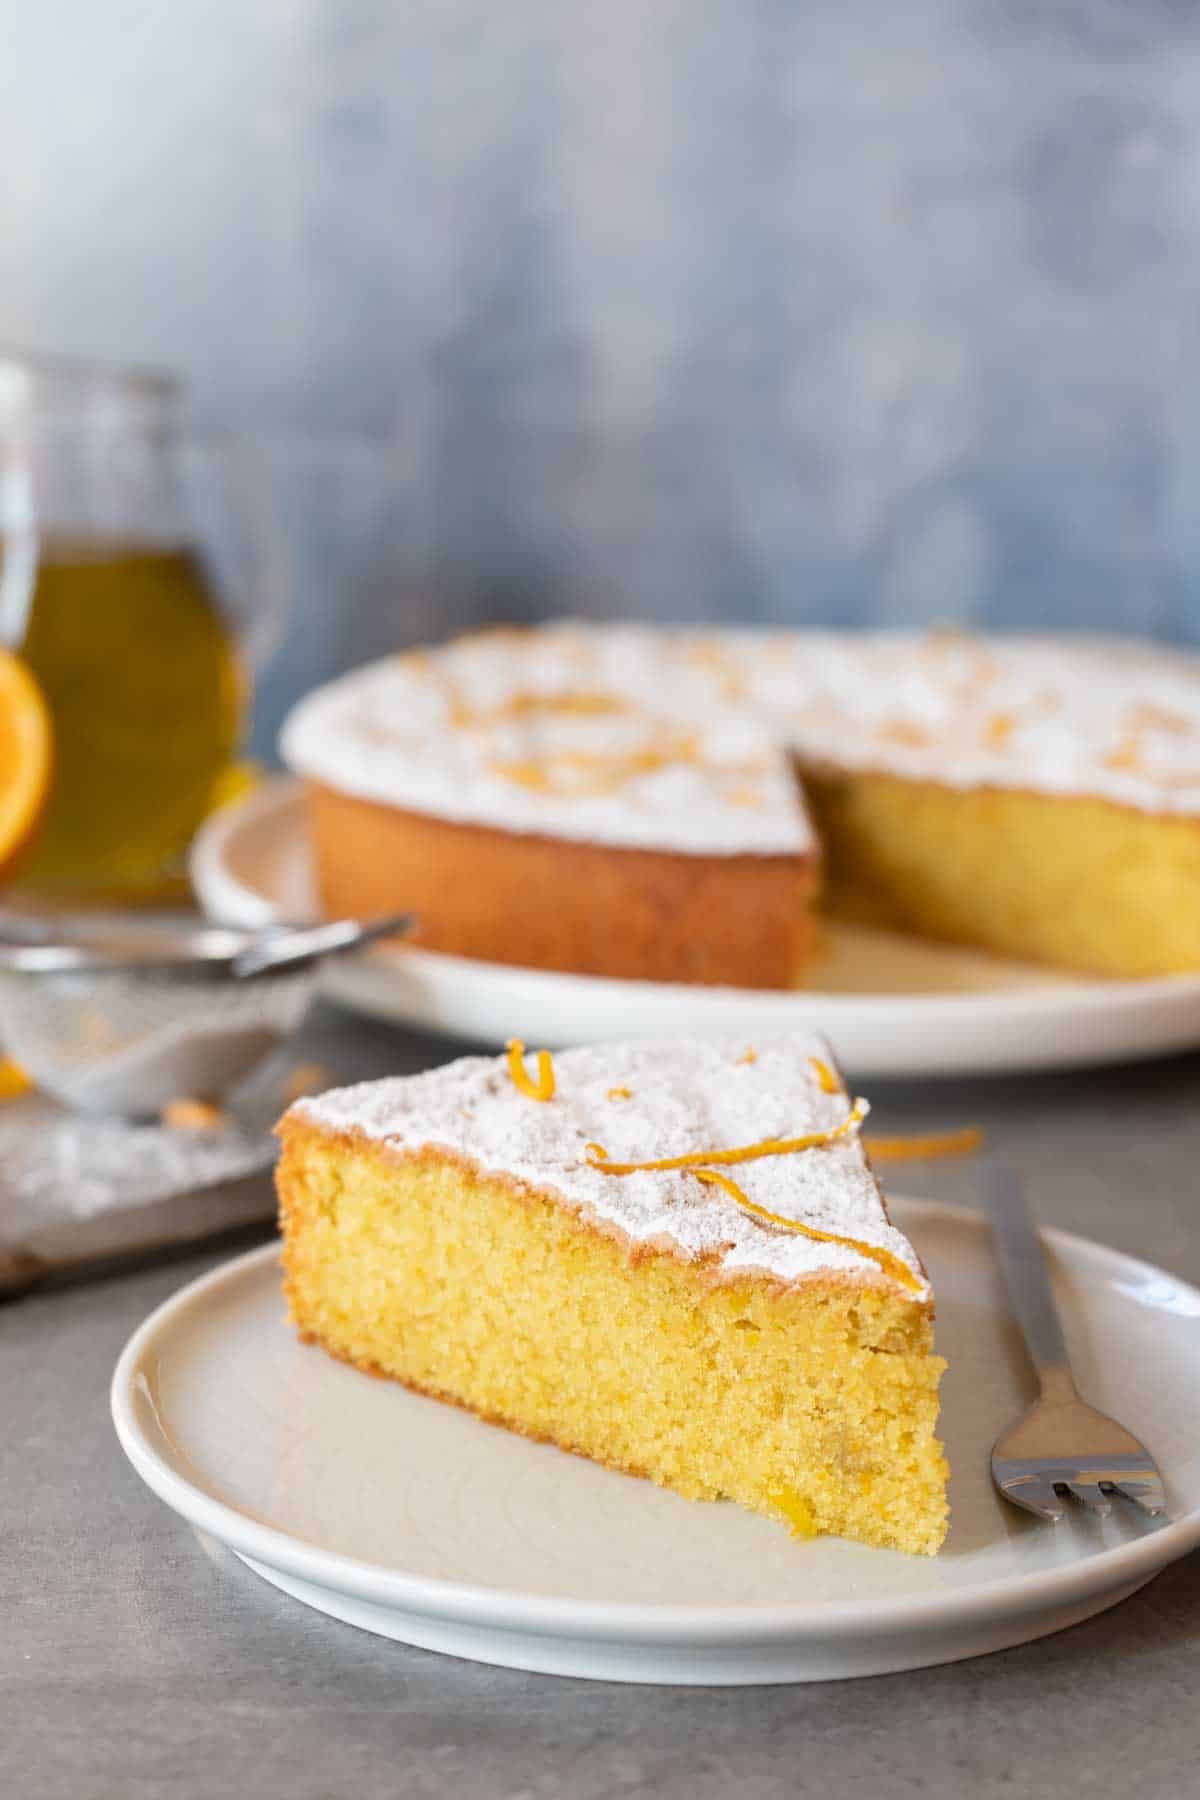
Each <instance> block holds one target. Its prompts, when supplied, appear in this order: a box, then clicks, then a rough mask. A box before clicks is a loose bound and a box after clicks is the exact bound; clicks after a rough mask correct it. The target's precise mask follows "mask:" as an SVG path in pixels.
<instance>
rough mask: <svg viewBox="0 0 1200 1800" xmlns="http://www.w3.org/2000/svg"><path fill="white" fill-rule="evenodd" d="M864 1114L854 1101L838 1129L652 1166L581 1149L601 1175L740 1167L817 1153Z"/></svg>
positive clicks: (694, 1152) (593, 1147) (860, 1103)
mask: <svg viewBox="0 0 1200 1800" xmlns="http://www.w3.org/2000/svg"><path fill="white" fill-rule="evenodd" d="M865 1113H866V1105H865V1103H864V1102H863V1101H862V1100H856V1101H855V1102H854V1104H853V1106H852V1107H851V1108H850V1111H849V1112H848V1113H847V1115H846V1117H845V1118H844V1119H843V1120H842V1122H841V1124H840V1125H834V1126H833V1127H832V1129H831V1130H829V1131H812V1132H809V1134H808V1136H807V1137H795V1138H764V1139H763V1140H762V1142H761V1143H758V1144H742V1145H739V1146H738V1148H737V1149H734V1150H692V1151H689V1152H688V1153H687V1154H686V1155H684V1156H663V1157H660V1158H659V1159H658V1160H657V1161H656V1162H634V1163H615V1162H609V1160H608V1157H607V1155H606V1153H605V1151H604V1149H603V1147H602V1146H601V1145H600V1144H588V1145H586V1146H585V1148H586V1149H587V1150H588V1151H589V1152H591V1155H590V1156H589V1159H588V1166H589V1167H590V1168H593V1169H598V1170H599V1172H600V1173H601V1174H602V1175H637V1174H640V1173H641V1171H642V1170H644V1169H653V1170H658V1169H695V1168H697V1167H699V1166H701V1165H703V1164H706V1163H743V1162H757V1161H758V1159H759V1158H760V1157H762V1156H790V1155H792V1154H793V1153H794V1152H795V1151H797V1150H821V1149H824V1147H825V1145H827V1144H832V1143H835V1142H836V1141H837V1139H838V1138H843V1137H845V1136H846V1135H847V1133H848V1132H851V1131H853V1130H854V1129H855V1127H856V1126H857V1125H859V1124H860V1123H861V1122H862V1119H863V1116H864V1114H865Z"/></svg>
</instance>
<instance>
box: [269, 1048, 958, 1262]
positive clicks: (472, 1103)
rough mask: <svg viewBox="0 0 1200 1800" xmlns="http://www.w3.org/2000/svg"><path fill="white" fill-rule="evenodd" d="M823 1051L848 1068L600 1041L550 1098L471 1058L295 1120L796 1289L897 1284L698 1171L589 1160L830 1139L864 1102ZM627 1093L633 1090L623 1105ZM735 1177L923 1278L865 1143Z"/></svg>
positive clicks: (787, 1211)
mask: <svg viewBox="0 0 1200 1800" xmlns="http://www.w3.org/2000/svg"><path fill="white" fill-rule="evenodd" d="M748 1052H752V1055H748ZM813 1057H816V1058H819V1059H820V1060H821V1061H822V1062H823V1063H824V1064H825V1065H826V1066H827V1067H829V1068H834V1067H835V1066H836V1065H835V1064H834V1063H833V1059H832V1054H831V1052H830V1050H829V1047H828V1045H826V1044H825V1043H824V1041H823V1040H822V1039H819V1038H813V1037H809V1036H797V1035H791V1036H786V1037H779V1038H776V1039H772V1040H768V1041H762V1042H758V1043H756V1044H754V1045H752V1046H748V1045H747V1044H746V1042H745V1041H744V1040H726V1041H720V1040H716V1041H714V1040H700V1039H683V1038H671V1039H664V1040H660V1041H654V1040H641V1041H638V1042H634V1043H628V1044H604V1045H598V1046H588V1047H586V1048H583V1049H578V1050H568V1051H565V1052H563V1053H562V1054H561V1055H557V1056H556V1057H555V1058H554V1066H555V1073H556V1092H555V1097H554V1099H553V1100H550V1101H546V1102H541V1101H537V1100H531V1099H529V1098H527V1097H526V1096H525V1095H522V1094H521V1093H519V1092H518V1090H517V1088H516V1087H515V1086H514V1084H513V1081H512V1078H511V1075H510V1073H509V1069H508V1065H507V1060H506V1059H505V1058H504V1057H464V1058H462V1059H461V1060H459V1061H458V1062H453V1063H449V1064H447V1065H446V1066H445V1067H443V1068H440V1069H432V1070H429V1071H428V1072H426V1073H424V1074H420V1075H412V1076H403V1077H398V1078H396V1079H393V1080H388V1081H377V1082H369V1083H366V1084H365V1085H363V1086H359V1087H352V1088H340V1089H334V1090H333V1091H332V1092H330V1093H327V1094H322V1095H320V1096H318V1097H316V1098H312V1099H306V1100H302V1101H300V1102H298V1103H297V1105H296V1107H295V1108H293V1111H294V1112H295V1113H297V1114H298V1115H300V1116H301V1117H303V1118H305V1119H307V1120H310V1121H311V1122H312V1123H314V1124H316V1125H319V1126H322V1127H325V1128H327V1129H330V1130H341V1131H352V1132H361V1133H363V1134H365V1135H366V1136H368V1137H370V1138H373V1139H376V1140H378V1141H380V1142H383V1143H386V1144H389V1145H391V1146H393V1147H394V1148H396V1149H401V1150H416V1149H423V1148H426V1147H428V1146H438V1147H440V1148H444V1149H447V1150H451V1151H454V1152H456V1153H458V1154H460V1155H462V1156H464V1157H467V1158H468V1159H469V1160H470V1161H472V1162H473V1163H475V1164H476V1165H477V1166H478V1167H479V1168H481V1169H483V1170H484V1171H486V1172H488V1173H492V1174H507V1175H511V1176H515V1177H516V1178H517V1179H519V1180H521V1181H524V1182H528V1183H529V1184H530V1186H533V1187H538V1188H542V1189H546V1188H549V1189H552V1190H553V1191H554V1192H555V1193H556V1194H557V1195H558V1196H559V1197H560V1198H561V1199H562V1200H563V1201H565V1202H566V1204H567V1205H569V1206H571V1207H572V1208H577V1209H578V1210H579V1211H581V1212H582V1213H584V1214H585V1215H588V1216H592V1217H594V1218H596V1219H597V1220H600V1221H603V1222H605V1223H607V1224H609V1225H611V1226H614V1227H616V1228H617V1229H618V1230H619V1231H620V1232H622V1233H623V1234H624V1235H625V1236H627V1237H628V1238H630V1239H632V1240H634V1241H635V1242H638V1243H648V1242H662V1243H664V1244H667V1245H670V1246H674V1247H676V1248H677V1249H678V1250H680V1251H682V1252H683V1253H684V1254H685V1255H687V1256H689V1257H696V1256H706V1257H712V1258H714V1259H715V1261H716V1263H717V1265H718V1266H719V1268H720V1269H721V1271H722V1272H724V1273H733V1272H735V1271H737V1270H741V1269H747V1270H748V1269H755V1270H762V1271H764V1272H766V1273H768V1274H770V1275H773V1276H776V1277H778V1278H780V1279H782V1280H785V1281H794V1280H800V1279H802V1278H803V1277H805V1276H809V1275H814V1274H817V1273H818V1272H828V1271H830V1270H838V1271H843V1272H852V1273H853V1274H854V1275H855V1276H857V1277H862V1278H866V1279H870V1280H873V1281H878V1280H884V1279H887V1278H886V1277H885V1276H883V1275H882V1273H881V1271H880V1268H879V1266H878V1264H877V1263H875V1262H874V1261H873V1260H872V1259H870V1258H868V1257H866V1256H864V1255H862V1253H861V1252H859V1251H856V1250H854V1249H852V1248H850V1247H847V1246H842V1245H837V1244H827V1243H821V1242H819V1241H817V1240H815V1239H812V1238H809V1237H805V1236H803V1235H801V1234H799V1233H794V1232H790V1231H787V1230H786V1229H784V1228H781V1227H778V1226H773V1225H771V1224H769V1223H767V1222H766V1221H760V1220H759V1219H757V1218H755V1217H754V1216H753V1215H752V1214H750V1213H747V1212H746V1211H744V1210H743V1208H741V1207H740V1206H739V1205H738V1204H737V1202H736V1200H734V1199H733V1198H732V1196H730V1195H728V1194H726V1193H725V1192H723V1190H721V1189H720V1188H718V1187H715V1186H709V1185H706V1184H704V1183H702V1182H699V1181H697V1180H696V1179H695V1177H694V1176H693V1175H691V1174H689V1173H688V1171H687V1170H662V1171H659V1170H643V1171H639V1172H638V1173H636V1174H632V1175H606V1174H604V1173H603V1172H602V1171H600V1170H598V1169H594V1168H592V1167H590V1166H589V1152H588V1149H587V1146H588V1145H589V1144H590V1143H599V1144H601V1145H602V1146H603V1148H604V1150H605V1151H606V1152H607V1154H608V1156H609V1158H610V1159H611V1160H612V1161H614V1162H648V1161H652V1160H658V1159H661V1158H663V1157H670V1156H678V1155H685V1154H689V1153H691V1152H694V1151H701V1150H709V1151H711V1150H716V1149H729V1148H733V1147H736V1146H739V1145H745V1144H752V1143H758V1142H761V1141H762V1140H763V1139H765V1138H780V1137H785V1138H791V1137H798V1136H804V1135H807V1134H808V1133H811V1132H819V1131H828V1130H830V1129H832V1128H833V1127H834V1126H836V1125H839V1124H840V1123H841V1122H842V1121H843V1120H844V1119H845V1118H846V1115H847V1112H848V1111H849V1105H850V1102H849V1097H848V1095H847V1094H846V1091H845V1089H844V1087H842V1086H841V1084H840V1082H839V1085H838V1087H837V1090H836V1091H835V1092H834V1093H826V1092H824V1090H823V1088H822V1085H821V1080H820V1077H819V1073H818V1071H817V1070H816V1069H815V1068H814V1067H813V1064H812V1061H811V1059H812V1058H813ZM618 1088H627V1089H628V1090H629V1096H630V1097H629V1098H628V1099H626V1098H624V1097H623V1096H621V1095H617V1096H616V1097H611V1098H610V1095H612V1094H613V1090H614V1089H618ZM726 1172H727V1173H729V1174H730V1175H732V1176H734V1177H735V1178H736V1180H737V1183H738V1186H739V1187H740V1188H742V1190H743V1191H744V1192H745V1194H746V1195H747V1197H748V1198H749V1199H750V1200H752V1201H753V1202H755V1204H757V1205H758V1206H762V1207H766V1208H767V1209H768V1210H769V1211H771V1212H775V1213H780V1214H782V1215H783V1216H784V1217H786V1218H794V1219H796V1220H798V1221H800V1222H802V1223H803V1224H806V1225H810V1226H813V1227H815V1228H816V1229H817V1230H819V1231H829V1232H835V1233H837V1234H838V1235H839V1236H842V1237H850V1238H856V1239H858V1240H859V1241H860V1242H862V1243H866V1244H871V1245H874V1246H876V1247H878V1248H880V1249H884V1250H887V1251H890V1252H891V1254H892V1255H893V1256H896V1257H898V1258H899V1259H900V1260H901V1261H902V1262H903V1263H905V1264H906V1265H907V1266H908V1267H909V1268H911V1269H912V1270H913V1272H914V1273H915V1274H917V1275H918V1276H919V1274H920V1266H919V1264H918V1262H917V1258H916V1255H915V1253H914V1251H913V1249H912V1246H911V1245H910V1244H909V1242H908V1240H907V1239H906V1238H905V1237H904V1236H903V1234H902V1233H901V1232H899V1231H897V1230H896V1229H895V1227H894V1226H892V1225H891V1224H889V1222H888V1219H887V1216H886V1214H885V1212H884V1208H883V1203H882V1201H881V1199H880V1196H879V1191H878V1189H877V1187H876V1184H875V1181H874V1178H873V1176H872V1175H871V1172H870V1170H869V1169H868V1167H867V1163H866V1159H865V1156H864V1154H863V1150H862V1146H861V1144H860V1143H859V1141H858V1137H857V1134H851V1135H848V1136H847V1137H845V1138H842V1139H840V1140H838V1141H836V1142H835V1143H833V1144H831V1145H829V1146H828V1147H824V1148H820V1149H811V1150H804V1151H796V1152H791V1153H789V1154H787V1155H782V1156H770V1157H763V1158H760V1159H758V1160H756V1161H753V1162H746V1163H739V1164H737V1165H736V1166H735V1167H732V1168H730V1169H729V1170H727V1171H726ZM923 1291H924V1292H926V1293H927V1292H928V1289H927V1288H925V1289H924V1290H923Z"/></svg>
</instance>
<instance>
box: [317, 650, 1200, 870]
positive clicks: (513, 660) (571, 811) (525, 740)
mask: <svg viewBox="0 0 1200 1800" xmlns="http://www.w3.org/2000/svg"><path fill="white" fill-rule="evenodd" d="M572 698H573V699H574V701H575V703H576V704H575V707H574V710H572V708H571V707H570V706H564V705H563V704H562V703H563V702H564V701H567V700H570V699H572ZM282 750H283V755H284V758H285V760H286V761H287V762H288V764H289V765H290V766H291V767H292V768H293V769H295V770H297V771H298V772H299V773H302V774H305V775H309V776H312V777H313V778H315V779H317V780H321V781H325V782H327V783H328V784H329V785H331V786H333V787H335V788H338V789H341V790H343V791H345V792H348V793H352V794H357V795H360V796H362V797H364V798H367V799H373V800H378V801H382V802H383V803H385V804H392V805H398V806H405V807H410V808H412V809H414V810H416V811H426V812H429V813H432V814H434V815H436V816H439V817H445V818H451V819H457V820H461V821H468V822H476V823H481V824H488V825H494V826H500V827H502V828H504V829H508V830H513V831H530V832H545V833H548V834H550V835H552V836H562V837H567V838H573V839H577V840H584V841H593V842H598V843H612V844H621V845H627V846H639V845H641V846H647V847H651V848H660V849H665V850H681V851H685V852H689V853H692V854H706V853H707V854H728V855H733V854H746V853H788V852H791V853H794V852H796V851H799V850H803V849H805V848H808V847H810V846H811V844H812V835H811V830H810V827H809V824H808V821H807V819H806V816H805V814H804V811H803V806H802V801H801V799H800V796H799V794H798V792H797V791H796V786H795V783H794V781H793V780H792V777H791V772H790V765H789V760H788V754H789V752H794V753H795V754H797V755H798V756H799V757H800V758H801V759H802V760H803V759H805V758H807V759H809V760H811V761H813V762H830V763H834V764H837V765H840V766H842V767H847V768H860V769H875V770H880V771H883V772H888V773H893V774H897V775H902V776H906V777H908V778H910V779H914V780H931V781H937V782H940V783H943V784H949V785H951V786H955V787H960V788H971V787H984V786H993V787H1007V788H1028V789H1032V790H1033V791H1036V792H1040V793H1047V794H1080V795H1090V796H1095V797H1098V798H1102V799H1110V800H1114V801H1117V802H1119V803H1122V804H1125V805H1128V806H1132V807H1136V808H1138V809H1140V810H1143V811H1147V812H1163V813H1183V814H1187V813H1193V812H1197V811H1200V665H1198V664H1197V662H1196V660H1195V659H1194V658H1189V657H1185V656H1184V655H1182V654H1181V653H1178V652H1170V651H1167V650H1156V649H1154V648H1153V647H1152V646H1148V645H1144V644H1137V643H1126V642H1121V641H1119V640H1107V641H1095V640H1087V639H1076V640H1072V639H1066V638H1056V639H1049V638H1045V639H1039V638H1003V637H997V638H973V637H967V636H959V635H955V634H950V633H947V634H924V635H914V634H905V633H886V632H874V633H871V632H863V633H849V632H847V633H836V632H817V631H798V632H768V633H754V632H744V631H741V632H739V631H729V632H721V631H719V630H711V631H707V632H701V631H697V630H679V631H664V630H655V629H653V628H651V627H644V626H632V625H619V626H618V625H608V626H585V625H579V624H574V623H559V624H554V625H550V626H546V627H543V628H541V629H539V630H533V631H512V632H495V633H486V632H485V633H481V634H478V635H476V636H472V637H467V638H462V639H459V640H457V641H455V642H453V643H451V644H448V645H444V646H442V647H440V648H438V649H433V650H429V651H423V652H418V653H414V654H410V655H406V656H400V657H394V658H391V659H389V660H387V661H385V662H382V663H377V664H373V665H371V666H370V667H368V668H366V669H362V670H358V671H356V672H355V673H353V674H351V675H349V676H345V677H343V678H342V679H341V680H340V681H338V682H335V683H332V684H331V685H329V686H327V687H324V688H321V689H319V690H318V691H317V692H316V693H315V694H312V695H310V696H309V697H308V698H307V699H306V700H304V701H302V702H301V703H300V705H299V707H298V708H296V709H295V711H294V712H293V713H292V715H291V716H290V718H289V719H288V721H287V723H286V725H285V727H284V733H283V738H282Z"/></svg>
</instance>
